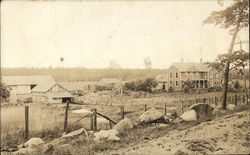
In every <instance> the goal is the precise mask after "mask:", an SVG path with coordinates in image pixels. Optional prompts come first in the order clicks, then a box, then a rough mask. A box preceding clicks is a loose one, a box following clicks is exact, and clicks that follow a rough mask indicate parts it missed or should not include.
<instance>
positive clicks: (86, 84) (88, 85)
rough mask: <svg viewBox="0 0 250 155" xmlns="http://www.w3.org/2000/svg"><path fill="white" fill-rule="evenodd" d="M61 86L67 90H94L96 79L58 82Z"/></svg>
mask: <svg viewBox="0 0 250 155" xmlns="http://www.w3.org/2000/svg"><path fill="white" fill-rule="evenodd" d="M58 84H60V85H61V86H63V87H64V88H66V89H67V90H69V91H72V92H74V91H84V90H90V91H95V90H96V86H97V84H98V82H97V81H80V82H78V81H76V82H58Z"/></svg>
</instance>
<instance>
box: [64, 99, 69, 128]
mask: <svg viewBox="0 0 250 155" xmlns="http://www.w3.org/2000/svg"><path fill="white" fill-rule="evenodd" d="M68 109H69V102H68V101H67V103H66V107H65V117H64V128H63V131H64V132H66V133H67V127H68Z"/></svg>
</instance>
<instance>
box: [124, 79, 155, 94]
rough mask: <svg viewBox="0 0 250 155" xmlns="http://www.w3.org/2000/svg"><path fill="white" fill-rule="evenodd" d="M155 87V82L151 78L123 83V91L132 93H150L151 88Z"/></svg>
mask: <svg viewBox="0 0 250 155" xmlns="http://www.w3.org/2000/svg"><path fill="white" fill-rule="evenodd" d="M156 86H157V82H156V80H155V79H153V78H147V79H145V80H137V81H132V82H127V83H125V86H124V89H125V90H126V89H127V90H132V91H144V92H150V93H151V92H152V88H155V87H156Z"/></svg>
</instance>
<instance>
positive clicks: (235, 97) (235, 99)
mask: <svg viewBox="0 0 250 155" xmlns="http://www.w3.org/2000/svg"><path fill="white" fill-rule="evenodd" d="M237 99H238V97H237V94H235V96H234V104H235V106H237Z"/></svg>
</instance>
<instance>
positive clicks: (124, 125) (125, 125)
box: [114, 118, 133, 133]
mask: <svg viewBox="0 0 250 155" xmlns="http://www.w3.org/2000/svg"><path fill="white" fill-rule="evenodd" d="M131 128H133V124H132V122H131V121H130V119H128V118H124V119H123V120H121V121H120V122H119V123H118V124H116V125H115V126H114V129H116V130H117V131H118V133H122V132H124V131H126V130H129V129H131Z"/></svg>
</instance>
